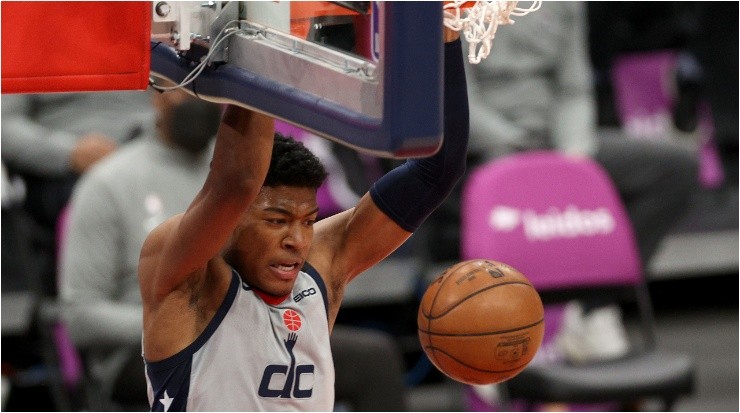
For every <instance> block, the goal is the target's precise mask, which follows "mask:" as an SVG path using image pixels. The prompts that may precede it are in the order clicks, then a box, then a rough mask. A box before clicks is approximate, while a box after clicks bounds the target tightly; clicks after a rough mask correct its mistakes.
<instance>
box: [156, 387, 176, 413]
mask: <svg viewBox="0 0 740 413" xmlns="http://www.w3.org/2000/svg"><path fill="white" fill-rule="evenodd" d="M172 400H175V399H173V398H172V397H170V396H169V395H168V394H167V390H165V391H164V398H162V399H159V402H160V403H162V404H163V405H164V411H169V410H170V405H171V404H172Z"/></svg>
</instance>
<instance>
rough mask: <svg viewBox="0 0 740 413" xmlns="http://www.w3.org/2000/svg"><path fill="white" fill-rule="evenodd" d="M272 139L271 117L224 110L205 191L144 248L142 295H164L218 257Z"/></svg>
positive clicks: (253, 191) (260, 175) (254, 190)
mask: <svg viewBox="0 0 740 413" xmlns="http://www.w3.org/2000/svg"><path fill="white" fill-rule="evenodd" d="M273 140H274V121H273V119H272V118H270V117H268V116H266V115H263V114H260V113H258V112H253V111H251V110H247V109H244V108H241V107H239V106H234V105H229V106H227V107H226V110H225V112H224V114H223V118H222V121H221V124H220V126H219V129H218V133H217V137H216V145H215V150H214V154H213V160H212V163H211V171H210V172H209V174H208V177H207V178H206V181H205V184H204V185H203V188H202V189H201V190H200V192H198V194H197V195H196V196H195V199H194V200H193V202H192V203H191V204H190V206H189V207H188V209H187V211H185V212H184V213H183V214H181V215H177V216H175V217H173V218H170V219H169V220H167V221H166V222H165V223H163V224H162V225H160V226H159V227H158V228H156V229H155V230H154V231H152V233H151V234H150V235H149V237H148V238H147V240H146V242H145V244H144V247H143V248H142V252H141V259H140V264H139V276H140V282H141V284H142V294H144V295H145V296H146V295H147V294H154V295H153V296H152V295H150V297H162V296H163V295H166V294H168V293H169V292H170V291H172V290H174V289H175V288H177V286H178V285H180V284H181V283H182V282H183V281H185V280H186V279H191V278H193V277H198V276H202V275H203V274H205V268H206V265H207V264H208V262H209V260H210V259H211V258H213V257H215V256H216V255H218V254H219V253H220V251H221V249H222V248H223V246H224V245H225V244H226V242H227V241H228V239H229V237H230V236H231V234H232V232H233V231H234V228H235V227H236V225H237V223H238V222H239V218H240V217H241V215H242V214H243V213H244V211H245V210H246V209H247V208H248V207H249V205H250V204H251V203H252V201H253V200H254V199H255V197H256V196H257V194H258V193H259V191H260V188H261V187H262V183H263V181H264V179H265V175H266V174H267V169H268V167H269V164H270V154H271V152H272V145H273ZM145 299H146V297H145Z"/></svg>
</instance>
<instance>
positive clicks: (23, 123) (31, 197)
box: [0, 91, 153, 296]
mask: <svg viewBox="0 0 740 413" xmlns="http://www.w3.org/2000/svg"><path fill="white" fill-rule="evenodd" d="M1 103H2V126H0V130H1V131H2V132H1V133H2V137H1V138H0V139H1V140H2V147H1V151H2V160H3V163H4V164H5V166H6V167H7V170H8V174H9V176H10V177H12V178H13V179H21V180H22V182H23V184H24V186H25V189H26V190H25V197H24V199H23V204H22V206H23V209H24V210H25V211H26V213H28V214H29V215H30V217H31V218H32V221H31V224H30V225H29V226H30V227H29V228H28V229H27V230H28V232H29V233H30V234H31V237H32V240H33V248H34V251H32V254H33V255H34V256H35V257H36V259H37V262H38V265H39V267H40V268H39V271H40V273H41V278H42V279H41V280H40V282H41V284H40V285H39V288H40V291H39V292H40V293H42V294H43V295H49V296H55V295H56V293H57V291H56V283H55V278H56V277H55V262H56V256H55V248H54V227H55V225H56V220H57V216H58V214H59V212H60V211H61V210H62V208H64V206H65V205H66V204H67V202H68V201H69V197H70V195H71V193H72V189H73V187H74V185H75V183H76V181H77V179H78V177H79V176H81V175H82V174H84V173H85V172H86V171H87V170H88V169H89V168H90V167H91V166H92V165H93V164H95V163H96V162H98V161H99V160H101V159H103V158H104V157H105V156H107V155H109V154H111V153H113V152H114V151H115V150H116V148H117V147H118V146H119V145H120V144H122V143H123V142H126V141H129V140H131V139H134V138H136V137H138V136H140V135H141V134H142V133H143V132H145V129H146V128H147V127H150V125H153V117H152V116H153V115H152V110H151V105H150V102H149V97H148V96H147V94H146V93H141V92H132V91H117V92H96V93H54V94H51V93H49V94H33V95H31V94H29V95H15V94H6V95H3V98H2V102H1ZM8 276H10V274H9V275H8Z"/></svg>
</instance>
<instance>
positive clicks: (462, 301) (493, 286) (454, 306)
mask: <svg viewBox="0 0 740 413" xmlns="http://www.w3.org/2000/svg"><path fill="white" fill-rule="evenodd" d="M512 284H521V285H526V286H528V287H530V288H532V289H534V287H532V285H531V284H528V283H525V282H522V281H507V282H503V283H499V284H495V285H489V286H488V287H486V288H482V289H480V290H478V291H476V292H474V293H472V294H470V295H468V296H466V297H463V298H462V299H460V300H459V301H458V302H457V303H455V305H453V306H452V307H450V308H448V309H447V310H446V311H445V312H444V313H441V314H439V315H436V316H432V315H431V313H430V314H429V315H426V314H424V316H425V317H427V318H428V319H430V320H432V319H436V318H441V317H444V316H445V315H447V314H448V313H449V312H450V311H452V310H454V309H455V308H456V307H457V306H459V305H461V304H462V303H464V302H465V301H467V300H468V299H470V298H471V297H474V296H476V295H478V294H480V293H483V292H486V291H488V290H490V289H492V288H496V287H500V286H502V285H512ZM440 289H442V287H441V286H440ZM437 294H439V291H437ZM434 298H435V299H436V298H437V296H436V295H435V296H434ZM431 308H434V302H432V306H431ZM422 313H423V312H422Z"/></svg>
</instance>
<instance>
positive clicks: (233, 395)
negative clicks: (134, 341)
mask: <svg viewBox="0 0 740 413" xmlns="http://www.w3.org/2000/svg"><path fill="white" fill-rule="evenodd" d="M304 271H305V272H304ZM304 271H302V272H300V273H299V274H298V278H297V280H296V284H295V286H294V288H293V292H292V294H291V297H289V298H286V299H285V300H284V301H283V302H282V303H280V304H277V305H270V304H267V303H266V302H265V301H263V300H262V298H260V297H259V296H258V295H257V294H256V293H255V291H254V290H253V289H252V288H251V287H249V286H248V285H247V284H246V283H243V282H242V281H241V278H240V277H239V275H238V274H237V273H236V271H234V272H233V279H232V281H231V285H230V286H229V291H228V293H227V294H226V298H225V299H224V302H223V303H222V304H221V307H220V308H219V309H218V311H217V312H216V315H215V316H214V317H213V320H211V322H210V323H209V324H208V326H207V327H206V329H205V331H203V333H202V334H201V335H200V336H199V337H198V338H197V339H196V340H195V342H193V343H192V344H191V345H189V346H188V347H187V348H185V349H184V350H182V351H181V352H179V353H178V354H175V355H173V356H172V357H168V358H166V359H164V360H161V361H156V362H145V366H146V378H147V388H148V393H149V394H148V395H149V404H150V406H151V409H152V411H165V412H166V411H286V410H292V411H296V410H302V411H331V410H332V409H333V407H334V363H333V360H332V355H331V348H330V345H329V326H328V322H327V314H328V313H327V308H328V307H327V295H326V286H325V284H324V282H323V280H322V279H321V277H320V276H319V275H318V273H316V271H315V270H314V269H313V268H311V267H310V266H308V265H306V267H304Z"/></svg>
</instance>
